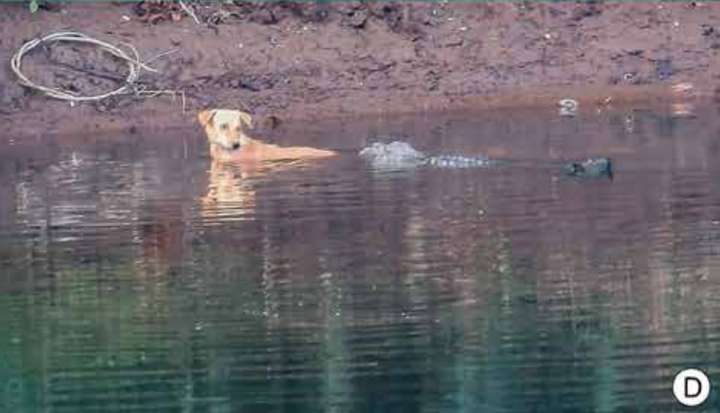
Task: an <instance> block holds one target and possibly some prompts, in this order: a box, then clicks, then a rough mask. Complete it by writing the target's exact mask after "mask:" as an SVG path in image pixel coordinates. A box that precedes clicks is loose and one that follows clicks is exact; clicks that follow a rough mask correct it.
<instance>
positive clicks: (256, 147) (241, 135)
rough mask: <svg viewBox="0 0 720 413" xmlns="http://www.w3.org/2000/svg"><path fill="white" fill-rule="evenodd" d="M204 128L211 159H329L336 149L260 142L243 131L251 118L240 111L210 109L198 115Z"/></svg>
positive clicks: (255, 160) (253, 160)
mask: <svg viewBox="0 0 720 413" xmlns="http://www.w3.org/2000/svg"><path fill="white" fill-rule="evenodd" d="M198 120H199V121H200V123H201V124H202V125H203V126H204V127H205V133H206V134H207V138H208V141H209V142H210V154H211V156H212V157H213V159H218V160H221V159H222V160H234V161H246V162H248V161H249V162H258V161H285V160H288V161H292V160H308V159H319V158H328V157H331V156H335V155H337V152H334V151H328V150H323V149H315V148H309V147H303V146H294V147H283V146H278V145H272V144H268V143H263V142H261V141H259V140H257V139H253V138H251V137H249V136H247V135H246V134H245V131H244V130H245V128H252V127H253V120H252V117H251V116H250V115H249V114H247V113H245V112H241V111H239V110H232V109H212V110H204V111H202V112H200V113H199V114H198Z"/></svg>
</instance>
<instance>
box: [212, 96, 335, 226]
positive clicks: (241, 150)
mask: <svg viewBox="0 0 720 413" xmlns="http://www.w3.org/2000/svg"><path fill="white" fill-rule="evenodd" d="M198 120H199V121H200V123H201V124H202V125H203V126H204V127H205V133H206V134H207V138H208V141H209V143H210V154H211V156H212V162H211V164H210V170H209V171H208V172H209V183H208V193H207V195H206V196H205V197H204V198H203V202H202V204H203V208H202V215H203V216H204V217H205V218H209V219H218V218H221V217H223V215H224V214H226V213H230V214H231V215H232V214H233V213H239V212H241V211H242V210H253V209H254V208H255V182H254V181H255V180H257V179H264V178H266V177H268V176H270V175H269V174H270V173H271V172H273V173H274V172H281V171H286V170H291V169H292V168H294V167H296V166H300V165H304V164H307V163H308V162H311V161H312V160H317V159H320V158H328V157H331V156H335V155H337V152H333V151H327V150H322V149H315V148H307V147H282V146H278V145H271V144H267V143H263V142H261V141H259V140H257V139H253V138H251V137H249V136H247V135H246V134H245V132H244V131H245V129H246V128H252V127H253V119H252V117H251V116H250V115H249V114H247V113H245V112H241V111H239V110H230V109H214V110H204V111H202V112H200V113H199V114H198ZM265 161H275V162H265ZM280 161H286V162H280ZM241 215H242V214H241ZM223 219H228V217H223Z"/></svg>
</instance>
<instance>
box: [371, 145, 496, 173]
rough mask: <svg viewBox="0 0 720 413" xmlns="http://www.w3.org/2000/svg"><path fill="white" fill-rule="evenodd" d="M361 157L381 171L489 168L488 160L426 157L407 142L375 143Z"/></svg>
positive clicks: (460, 157) (459, 157) (439, 156)
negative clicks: (418, 168) (421, 167)
mask: <svg viewBox="0 0 720 413" xmlns="http://www.w3.org/2000/svg"><path fill="white" fill-rule="evenodd" d="M360 157H362V158H364V159H365V160H367V161H368V162H370V163H371V164H372V165H373V166H374V167H376V168H380V169H387V168H393V169H410V168H416V167H418V166H423V165H426V166H432V167H436V168H475V167H483V166H488V165H489V164H490V161H489V159H487V158H470V157H465V156H456V155H434V156H430V155H426V154H424V153H422V152H420V151H418V150H417V149H415V148H413V147H412V146H410V144H408V143H407V142H399V141H395V142H392V143H387V144H385V143H378V142H376V143H373V144H372V145H370V146H368V147H367V148H365V149H363V150H361V151H360Z"/></svg>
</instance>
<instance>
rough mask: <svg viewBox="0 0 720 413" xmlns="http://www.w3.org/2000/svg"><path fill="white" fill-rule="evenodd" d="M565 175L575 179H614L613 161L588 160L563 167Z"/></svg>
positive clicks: (606, 159)
mask: <svg viewBox="0 0 720 413" xmlns="http://www.w3.org/2000/svg"><path fill="white" fill-rule="evenodd" d="M562 171H563V174H564V175H565V176H570V177H574V178H605V179H612V178H613V171H612V160H611V159H609V158H597V159H588V160H585V161H582V162H570V163H567V164H565V165H563V168H562Z"/></svg>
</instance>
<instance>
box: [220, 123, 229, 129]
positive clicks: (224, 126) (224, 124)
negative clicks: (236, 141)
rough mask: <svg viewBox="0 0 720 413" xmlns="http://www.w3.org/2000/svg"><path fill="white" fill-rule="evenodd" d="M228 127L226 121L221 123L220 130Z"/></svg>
mask: <svg viewBox="0 0 720 413" xmlns="http://www.w3.org/2000/svg"><path fill="white" fill-rule="evenodd" d="M228 129H230V126H228V124H227V123H223V124H221V125H220V130H228Z"/></svg>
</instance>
